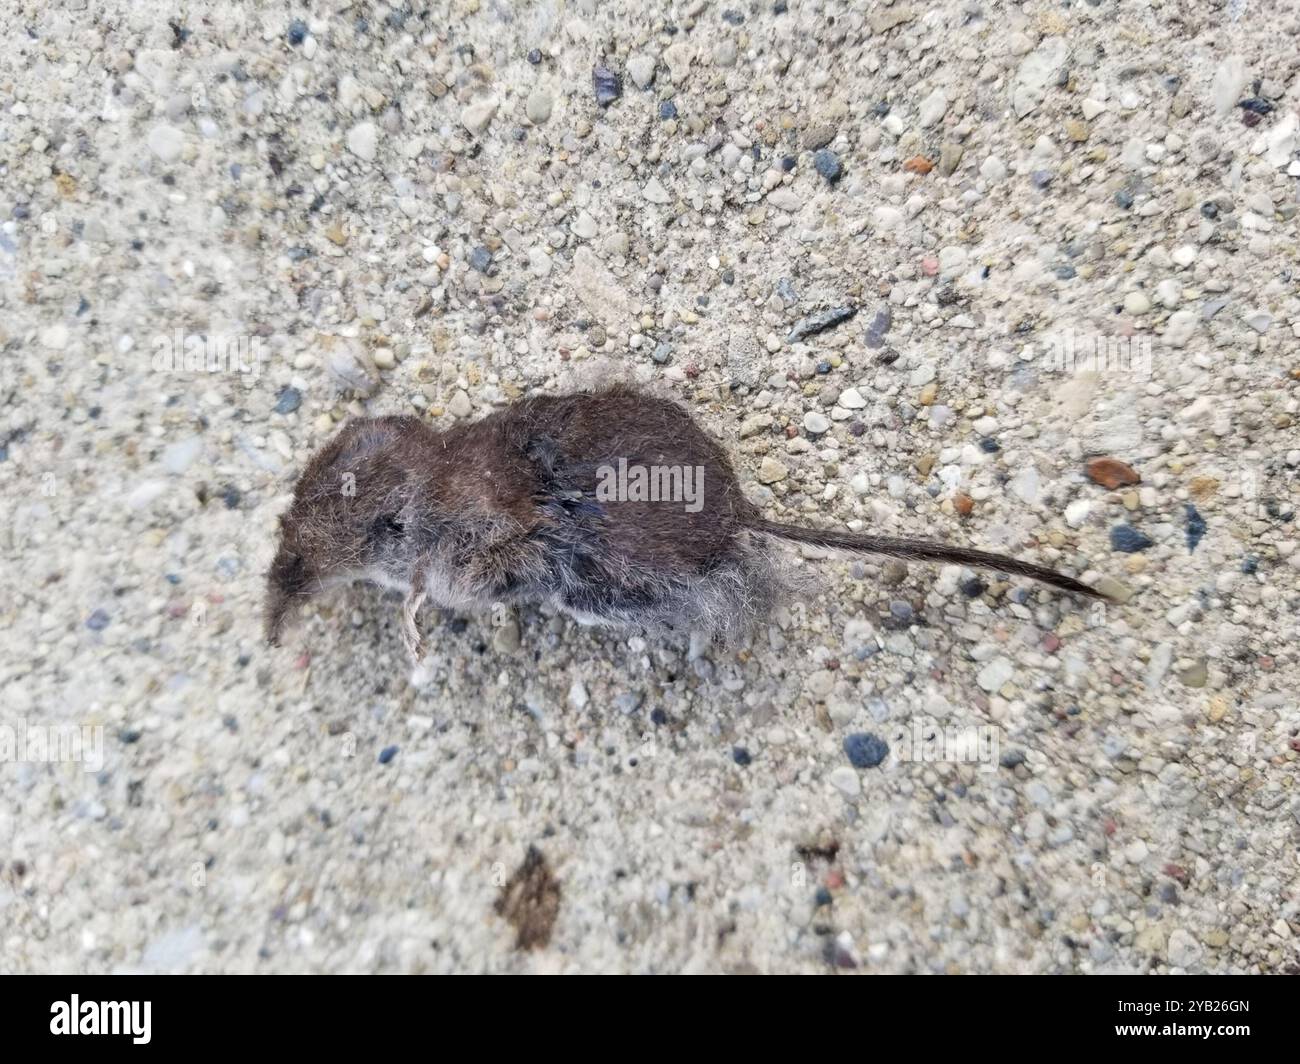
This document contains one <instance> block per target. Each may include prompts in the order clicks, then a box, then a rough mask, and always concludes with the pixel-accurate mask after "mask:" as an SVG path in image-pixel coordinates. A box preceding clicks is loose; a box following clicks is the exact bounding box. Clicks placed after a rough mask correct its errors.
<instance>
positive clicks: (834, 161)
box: [813, 148, 843, 185]
mask: <svg viewBox="0 0 1300 1064" xmlns="http://www.w3.org/2000/svg"><path fill="white" fill-rule="evenodd" d="M813 166H814V167H815V168H816V169H817V172H818V173H819V174H821V175H822V177H824V178H826V181H827V183H828V184H831V185H833V184H835V182H837V181H838V180H839V179H840V175H841V174H842V173H843V167H842V166H841V165H840V159H839V156H838V155H836V154H835V153H834V152H833V151H831V150H830V149H829V148H822V149H821V150H820V151H818V152H815V153H814V154H813Z"/></svg>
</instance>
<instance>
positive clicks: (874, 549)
mask: <svg viewBox="0 0 1300 1064" xmlns="http://www.w3.org/2000/svg"><path fill="white" fill-rule="evenodd" d="M750 527H751V528H753V529H755V530H756V531H758V532H766V533H768V534H769V535H772V536H779V537H781V538H782V539H791V540H795V541H797V542H799V543H811V544H812V545H813V546H816V547H830V548H832V549H834V550H848V551H855V552H857V553H859V554H883V555H885V556H887V557H890V558H923V559H927V560H929V561H936V562H957V563H959V564H961V565H972V566H975V567H977V568H980V569H992V570H993V571H994V572H999V573H1009V574H1011V575H1012V576H1028V577H1032V578H1033V579H1035V580H1041V581H1042V582H1043V583H1044V584H1050V585H1051V586H1052V587H1057V588H1060V589H1061V590H1062V591H1070V592H1072V593H1074V594H1076V595H1086V596H1088V597H1089V598H1105V595H1103V594H1102V593H1101V592H1100V591H1097V590H1095V589H1094V588H1091V587H1089V586H1088V585H1087V584H1084V583H1080V582H1079V581H1078V580H1075V579H1074V578H1073V577H1071V576H1064V575H1062V574H1061V573H1058V572H1055V571H1053V570H1052V569H1048V568H1047V567H1046V566H1043V565H1034V564H1033V563H1032V562H1022V561H1018V560H1017V559H1015V558H1006V557H1003V556H1002V555H1001V554H989V553H988V552H986V551H982V550H971V549H970V548H969V547H950V546H948V545H947V544H944V543H927V542H925V541H924V540H915V539H896V538H894V537H892V536H869V535H859V534H857V533H854V532H835V531H833V530H830V529H820V528H806V527H804V526H802V525H782V524H778V523H777V522H775V521H761V520H760V521H755V522H754V523H753V524H751V525H750Z"/></svg>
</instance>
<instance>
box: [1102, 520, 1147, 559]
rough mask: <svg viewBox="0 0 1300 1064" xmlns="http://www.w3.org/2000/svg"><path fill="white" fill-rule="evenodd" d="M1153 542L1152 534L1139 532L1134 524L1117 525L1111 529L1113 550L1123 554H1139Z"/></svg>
mask: <svg viewBox="0 0 1300 1064" xmlns="http://www.w3.org/2000/svg"><path fill="white" fill-rule="evenodd" d="M1152 542H1153V541H1152V539H1151V537H1150V536H1147V535H1144V534H1143V533H1141V532H1139V531H1138V530H1137V529H1136V528H1134V527H1133V526H1132V525H1116V526H1115V527H1114V528H1112V529H1111V530H1110V546H1111V550H1117V551H1120V552H1121V553H1123V554H1137V553H1138V552H1139V551H1144V550H1146V549H1147V548H1148V547H1149V546H1151V544H1152Z"/></svg>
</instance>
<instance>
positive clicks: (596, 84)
mask: <svg viewBox="0 0 1300 1064" xmlns="http://www.w3.org/2000/svg"><path fill="white" fill-rule="evenodd" d="M591 83H592V86H593V88H594V89H595V91H596V102H597V103H598V104H600V106H601V107H608V106H609V105H610V104H611V103H613V102H614V101H615V100H617V99H618V98H619V97H620V96H622V95H623V79H622V78H621V77H619V76H618V75H617V74H616V73H614V71H612V70H610V69H609V67H607V66H601V65H597V66H595V67H593V68H592V71H591Z"/></svg>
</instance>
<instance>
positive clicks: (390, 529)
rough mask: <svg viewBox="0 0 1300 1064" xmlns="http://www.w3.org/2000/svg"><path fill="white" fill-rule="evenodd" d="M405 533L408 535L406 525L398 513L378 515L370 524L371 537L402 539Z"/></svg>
mask: <svg viewBox="0 0 1300 1064" xmlns="http://www.w3.org/2000/svg"><path fill="white" fill-rule="evenodd" d="M404 535H406V526H405V525H404V524H402V522H401V521H399V520H398V518H397V515H396V514H384V515H383V516H382V517H376V518H375V520H374V521H373V522H372V523H371V525H370V538H371V539H400V538H401V537H402V536H404Z"/></svg>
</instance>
